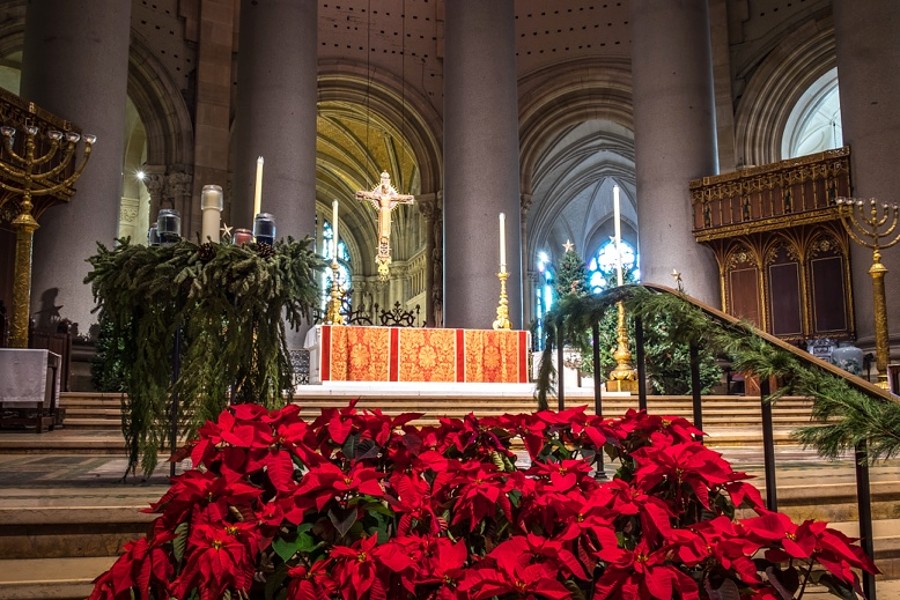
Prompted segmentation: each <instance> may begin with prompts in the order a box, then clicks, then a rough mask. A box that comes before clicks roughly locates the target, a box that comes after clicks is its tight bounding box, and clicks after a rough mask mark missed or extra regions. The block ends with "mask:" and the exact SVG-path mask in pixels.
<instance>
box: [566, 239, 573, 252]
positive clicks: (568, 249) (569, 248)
mask: <svg viewBox="0 0 900 600" xmlns="http://www.w3.org/2000/svg"><path fill="white" fill-rule="evenodd" d="M563 248H565V250H566V252H572V251H573V250H574V249H575V244H573V243H572V242H571V241H569V240H566V243H565V244H563Z"/></svg>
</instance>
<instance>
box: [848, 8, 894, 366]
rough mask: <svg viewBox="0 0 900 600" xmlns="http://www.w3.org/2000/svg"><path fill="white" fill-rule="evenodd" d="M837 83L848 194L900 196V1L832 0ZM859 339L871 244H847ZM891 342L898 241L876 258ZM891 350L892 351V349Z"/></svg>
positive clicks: (870, 325)
mask: <svg viewBox="0 0 900 600" xmlns="http://www.w3.org/2000/svg"><path fill="white" fill-rule="evenodd" d="M834 27H835V36H836V38H837V40H836V41H837V65H838V83H839V89H840V95H841V126H842V128H843V133H844V144H846V145H848V146H850V159H851V169H852V171H851V172H852V174H853V188H854V189H853V195H854V196H856V197H859V198H875V199H877V200H878V202H879V204H882V203H888V204H900V170H898V169H897V158H898V157H900V136H898V135H897V132H898V131H900V45H898V43H897V32H898V31H900V9H898V6H897V2H895V1H893V0H868V1H867V2H848V1H847V0H835V2H834ZM851 262H852V268H853V293H854V296H853V297H854V300H855V304H856V315H857V317H856V327H857V331H858V334H859V335H858V337H859V343H860V345H862V346H865V347H872V346H873V345H874V339H875V325H874V320H873V318H872V315H873V314H874V309H873V294H872V278H871V277H870V276H869V274H868V271H869V267H870V266H871V265H872V251H871V250H867V249H865V248H861V247H859V246H855V245H854V247H853V249H852V261H851ZM881 262H882V264H883V265H884V266H885V267H887V269H888V273H887V275H886V276H885V278H884V283H885V292H886V294H885V295H886V296H887V311H888V327H889V330H890V338H891V342H893V344H892V345H893V346H896V344H897V343H898V341H900V246H894V247H893V248H892V249H890V250H886V251H885V252H884V253H883V255H882V258H881ZM893 355H894V356H896V352H895V353H893Z"/></svg>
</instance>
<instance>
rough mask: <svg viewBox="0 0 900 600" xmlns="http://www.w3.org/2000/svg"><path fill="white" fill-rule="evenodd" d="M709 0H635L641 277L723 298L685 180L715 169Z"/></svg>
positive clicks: (712, 299) (708, 298)
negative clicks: (697, 236)
mask: <svg viewBox="0 0 900 600" xmlns="http://www.w3.org/2000/svg"><path fill="white" fill-rule="evenodd" d="M708 13H709V11H708V7H707V2H706V0H665V1H660V0H632V2H631V22H632V30H631V46H632V59H631V62H632V79H633V85H634V138H635V139H634V145H635V170H636V174H637V197H638V226H639V237H640V242H641V247H640V255H641V277H642V278H643V279H644V281H647V282H654V283H661V284H663V285H669V286H671V285H672V277H671V273H672V270H673V269H676V270H678V271H679V272H681V273H682V274H683V278H684V285H685V290H686V291H687V293H688V294H690V295H691V296H695V297H697V298H699V299H701V300H703V301H704V302H707V303H709V304H712V305H713V306H721V297H720V293H719V292H718V287H719V286H718V271H717V268H716V264H715V259H714V257H713V255H712V252H711V251H710V250H709V249H708V248H706V247H704V246H701V245H700V244H697V243H696V242H695V241H694V237H693V235H692V234H691V228H692V225H691V224H692V218H691V200H690V193H689V191H688V182H689V181H690V180H691V179H694V178H697V177H702V176H704V175H714V174H715V173H716V172H717V162H716V123H715V111H714V102H713V84H712V63H711V58H710V43H709V14H708Z"/></svg>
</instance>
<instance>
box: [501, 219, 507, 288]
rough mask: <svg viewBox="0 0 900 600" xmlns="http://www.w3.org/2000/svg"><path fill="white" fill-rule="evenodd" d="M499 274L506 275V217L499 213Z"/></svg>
mask: <svg viewBox="0 0 900 600" xmlns="http://www.w3.org/2000/svg"><path fill="white" fill-rule="evenodd" d="M500 272H501V273H506V215H505V214H503V213H500Z"/></svg>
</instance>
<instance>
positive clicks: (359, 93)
mask: <svg viewBox="0 0 900 600" xmlns="http://www.w3.org/2000/svg"><path fill="white" fill-rule="evenodd" d="M318 87H319V103H320V104H322V103H336V104H345V105H356V106H360V107H365V109H366V110H368V111H370V112H371V115H372V116H373V118H376V119H382V120H383V121H385V122H387V123H390V124H392V125H393V127H394V128H396V129H397V130H398V131H399V133H401V134H402V135H403V136H404V137H405V139H406V141H407V142H408V143H409V150H410V152H412V154H413V155H414V156H415V157H416V162H417V165H418V169H419V174H420V186H421V189H422V191H423V192H428V193H430V192H435V191H437V190H440V189H441V187H442V185H443V184H442V173H443V168H442V163H443V158H442V151H441V144H440V141H439V140H440V133H439V132H440V130H441V126H442V123H441V118H440V116H439V115H438V113H437V111H436V110H435V109H434V107H433V106H432V105H431V104H430V103H429V101H428V100H427V99H426V98H425V97H424V96H422V95H421V92H419V91H418V90H416V89H415V88H413V87H411V86H405V85H404V82H403V81H402V80H401V79H400V78H399V77H396V76H395V75H393V74H392V73H388V72H372V73H371V74H369V75H368V76H367V68H366V66H365V65H359V64H355V63H350V64H348V63H347V62H346V61H322V62H320V63H319V79H318Z"/></svg>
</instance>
